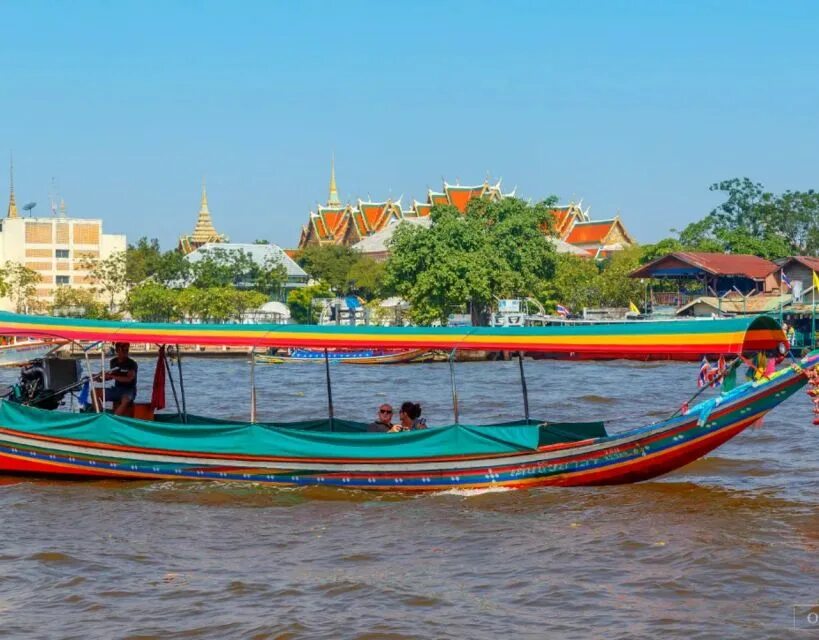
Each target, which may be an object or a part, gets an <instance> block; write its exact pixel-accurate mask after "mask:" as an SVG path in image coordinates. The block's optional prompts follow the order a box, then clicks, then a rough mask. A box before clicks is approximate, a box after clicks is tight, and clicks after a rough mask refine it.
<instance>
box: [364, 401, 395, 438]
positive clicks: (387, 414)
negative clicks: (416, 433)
mask: <svg viewBox="0 0 819 640" xmlns="http://www.w3.org/2000/svg"><path fill="white" fill-rule="evenodd" d="M392 413H393V411H392V406H391V405H389V404H387V403H385V404H382V405H381V406H380V407H378V415H377V416H376V417H375V422H371V423H370V424H368V425H367V432H368V433H387V431H390V430H391V429H392Z"/></svg>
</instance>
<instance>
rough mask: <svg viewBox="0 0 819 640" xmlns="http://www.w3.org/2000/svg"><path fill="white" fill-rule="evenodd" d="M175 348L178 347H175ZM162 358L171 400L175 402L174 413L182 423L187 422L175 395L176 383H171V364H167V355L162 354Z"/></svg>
mask: <svg viewBox="0 0 819 640" xmlns="http://www.w3.org/2000/svg"><path fill="white" fill-rule="evenodd" d="M177 349H178V347H177ZM163 358H165V371H166V372H167V374H168V381H169V382H170V383H171V391H172V392H173V401H174V404H176V415H177V416H179V420H180V421H181V422H182V424H185V423H186V422H187V418H186V417H185V415H184V414H183V413H182V409H181V408H180V407H179V397H178V396H177V395H176V385H175V384H174V383H173V374H172V373H171V371H173V369H171V365H170V364H168V356H167V355H164V356H163Z"/></svg>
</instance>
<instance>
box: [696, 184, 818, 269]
mask: <svg viewBox="0 0 819 640" xmlns="http://www.w3.org/2000/svg"><path fill="white" fill-rule="evenodd" d="M711 191H719V192H722V193H724V194H725V201H724V202H722V203H721V204H719V205H718V206H717V207H715V208H714V209H713V210H712V211H711V212H710V213H709V214H708V215H707V216H706V217H705V218H703V219H702V220H698V221H697V222H692V223H691V224H689V225H688V226H687V227H686V228H685V229H683V230H682V231H681V232H680V243H681V244H682V245H683V246H684V247H685V248H687V249H689V250H696V251H712V252H729V253H750V254H753V255H758V256H761V257H764V258H768V259H775V258H783V257H786V256H788V255H792V254H794V253H796V254H815V253H816V252H817V251H819V194H817V193H816V192H814V191H813V190H810V191H804V192H802V191H786V192H785V193H783V194H778V195H777V194H774V193H770V192H768V191H765V188H764V187H763V186H762V185H761V184H760V183H758V182H753V181H751V180H749V179H748V178H733V179H731V180H723V181H722V182H718V183H716V184H713V185H711Z"/></svg>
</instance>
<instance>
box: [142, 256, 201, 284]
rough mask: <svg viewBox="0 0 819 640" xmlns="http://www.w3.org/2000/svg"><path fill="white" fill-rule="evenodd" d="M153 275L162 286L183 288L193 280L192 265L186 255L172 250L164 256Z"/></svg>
mask: <svg viewBox="0 0 819 640" xmlns="http://www.w3.org/2000/svg"><path fill="white" fill-rule="evenodd" d="M151 275H152V277H153V278H154V280H156V281H157V282H159V283H161V284H164V285H167V286H175V287H181V286H184V285H185V283H187V282H189V281H190V279H191V263H190V261H188V259H187V258H186V257H185V254H184V253H182V252H181V251H179V250H177V249H172V250H170V251H166V252H165V253H163V254H162V257H161V258H160V260H159V264H158V265H157V269H156V272H155V273H153V274H151Z"/></svg>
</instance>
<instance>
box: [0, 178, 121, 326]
mask: <svg viewBox="0 0 819 640" xmlns="http://www.w3.org/2000/svg"><path fill="white" fill-rule="evenodd" d="M125 248H126V239H125V236H124V235H120V234H106V233H103V231H102V220H100V219H83V218H69V217H67V215H66V210H65V204H64V203H61V205H60V210H59V212H58V214H57V215H55V216H50V217H47V218H22V217H20V214H19V213H18V211H17V203H16V202H15V199H14V182H13V181H12V182H11V190H10V194H9V206H8V211H7V214H6V217H5V218H4V219H3V220H0V266H3V265H5V264H6V262H9V261H11V262H19V263H20V264H23V265H25V266H26V267H28V268H29V269H32V270H34V271H36V272H37V273H39V274H40V278H41V280H40V283H39V284H38V285H37V291H36V299H37V301H38V302H42V303H45V304H48V303H49V302H51V300H52V297H53V295H54V290H55V289H56V288H57V287H59V286H70V287H72V288H73V287H82V288H93V285H94V282H93V279H92V278H91V277H90V276H89V274H88V270H87V269H84V268H83V263H84V262H86V261H88V260H94V259H101V260H104V259H105V258H108V257H110V256H111V254H113V253H115V252H118V251H125ZM0 309H2V310H4V311H14V310H15V309H14V308H13V303H12V301H11V299H10V298H0Z"/></svg>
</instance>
